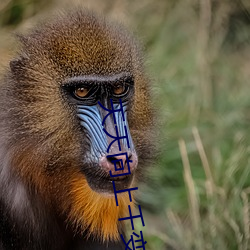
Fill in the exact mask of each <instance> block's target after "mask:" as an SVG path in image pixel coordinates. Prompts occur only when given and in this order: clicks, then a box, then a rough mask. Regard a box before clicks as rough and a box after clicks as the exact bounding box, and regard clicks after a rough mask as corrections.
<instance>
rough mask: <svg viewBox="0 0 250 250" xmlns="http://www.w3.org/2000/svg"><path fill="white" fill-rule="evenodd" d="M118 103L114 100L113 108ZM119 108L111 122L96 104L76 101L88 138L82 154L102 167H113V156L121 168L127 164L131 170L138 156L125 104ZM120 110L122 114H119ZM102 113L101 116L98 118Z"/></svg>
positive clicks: (110, 116) (110, 168)
mask: <svg viewBox="0 0 250 250" xmlns="http://www.w3.org/2000/svg"><path fill="white" fill-rule="evenodd" d="M118 106H119V104H115V105H114V108H115V109H117V108H118ZM122 108H123V112H115V113H114V115H115V121H116V124H114V120H113V119H112V115H111V114H109V115H106V113H105V112H102V110H101V109H100V107H98V106H97V105H94V106H84V105H78V117H79V118H80V124H81V126H83V127H84V129H85V131H86V134H87V137H88V138H89V142H90V150H89V152H87V155H86V158H87V159H88V161H89V162H92V163H95V164H98V165H99V166H100V167H101V168H103V170H104V171H108V172H109V171H114V159H115V161H116V162H118V163H119V164H120V166H121V167H122V166H123V165H124V167H125V170H126V169H128V168H129V167H130V168H131V171H132V172H133V171H134V170H135V168H136V166H137V162H138V157H137V154H136V152H135V148H134V144H133V141H132V138H131V135H130V131H129V127H128V123H127V117H126V106H125V107H122ZM122 113H124V114H125V115H124V116H122ZM105 115H106V116H105ZM102 117H105V119H104V120H102ZM124 117H125V118H124ZM103 121H105V124H103ZM103 125H104V126H103ZM112 158H114V159H112ZM118 168H119V167H118Z"/></svg>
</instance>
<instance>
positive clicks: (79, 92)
mask: <svg viewBox="0 0 250 250" xmlns="http://www.w3.org/2000/svg"><path fill="white" fill-rule="evenodd" d="M88 93H89V89H88V88H85V87H80V88H77V89H76V90H75V95H76V97H78V98H84V97H86V96H87V94H88Z"/></svg>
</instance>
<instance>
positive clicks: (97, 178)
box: [62, 72, 138, 194]
mask: <svg viewBox="0 0 250 250" xmlns="http://www.w3.org/2000/svg"><path fill="white" fill-rule="evenodd" d="M62 90H63V91H62V92H63V94H64V95H65V96H66V98H67V103H69V105H72V107H73V109H74V110H75V113H76V114H77V117H78V118H79V123H80V126H79V128H80V130H81V132H80V133H82V134H84V137H85V138H84V139H83V140H82V141H81V143H82V144H83V145H84V144H88V145H89V150H88V151H87V152H86V153H85V154H84V153H83V154H82V158H81V162H80V166H81V171H82V172H83V174H84V176H85V177H86V179H87V182H88V184H89V186H90V187H91V188H92V189H93V190H94V191H96V192H99V193H103V194H105V193H107V194H108V193H111V194H112V193H113V192H114V191H113V184H112V181H115V183H116V188H117V189H124V188H128V187H129V186H130V184H131V182H132V180H133V176H134V173H135V170H136V167H137V163H138V158H137V153H136V150H135V147H134V144H133V140H132V138H131V134H130V130H129V126H128V121H127V112H129V109H130V108H131V105H132V100H133V97H134V80H133V75H132V72H122V73H119V74H114V75H112V76H109V75H82V76H75V77H71V78H68V79H67V80H66V81H65V83H64V84H63V85H62ZM110 110H111V111H110ZM112 111H113V113H112ZM119 138H121V139H119ZM83 145H82V147H83ZM115 166H116V167H117V169H115ZM118 169H120V170H118Z"/></svg>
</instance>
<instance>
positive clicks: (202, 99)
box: [0, 0, 250, 250]
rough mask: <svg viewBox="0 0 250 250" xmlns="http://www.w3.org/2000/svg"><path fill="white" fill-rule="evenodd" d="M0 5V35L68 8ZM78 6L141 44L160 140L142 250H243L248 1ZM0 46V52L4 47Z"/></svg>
mask: <svg viewBox="0 0 250 250" xmlns="http://www.w3.org/2000/svg"><path fill="white" fill-rule="evenodd" d="M4 2H6V4H5V5H4V4H2V5H0V11H1V15H0V23H1V30H2V31H1V32H3V33H1V34H7V33H8V32H10V31H12V30H22V29H25V25H27V23H28V24H29V23H30V22H33V20H36V17H37V16H39V18H40V19H42V18H41V17H42V16H43V15H46V13H47V11H48V10H50V9H57V8H58V7H60V8H61V6H64V5H65V6H67V5H69V1H66V0H63V1H59V0H54V1H47V2H46V1H37V0H36V1H35V0H15V1H14V0H12V1H8V0H6V1H3V3H4ZM70 3H71V2H70ZM82 5H83V6H87V7H91V8H92V9H95V10H97V11H101V12H103V13H104V14H105V15H108V16H111V17H112V18H116V19H118V20H121V21H123V22H125V23H126V25H127V26H128V27H130V28H131V29H132V30H135V33H136V34H137V35H138V37H139V38H140V39H141V40H142V41H143V43H144V44H145V51H146V54H147V68H148V71H149V72H150V73H149V75H151V76H152V78H153V80H152V85H153V89H152V92H153V93H152V94H153V99H154V105H155V107H156V108H157V110H158V116H159V123H160V135H161V136H160V137H161V139H159V144H160V147H159V148H160V154H159V157H158V159H157V160H156V161H155V162H154V163H153V166H152V168H150V170H149V180H148V181H147V183H145V184H142V185H141V186H140V188H139V190H140V195H139V201H138V203H139V204H141V205H143V214H144V213H145V219H146V226H145V228H143V231H144V232H145V234H146V236H145V238H146V239H147V242H148V244H147V249H148V250H156V249H157V250H163V249H180V250H184V249H187V250H191V249H192V250H193V249H197V250H203V249H220V250H224V249H225V250H226V249H230V250H231V249H232V250H233V249H242V250H244V249H246V250H247V249H250V232H249V231H250V229H249V225H250V214H249V213H250V211H249V208H250V205H249V198H250V197H249V194H250V173H249V172H250V146H249V141H250V140H249V139H250V133H249V128H250V97H249V92H250V82H249V79H250V14H249V11H250V3H249V1H230V0H221V1H209V0H187V1H174V0H172V1H171V0H169V1H164V0H155V1H153V0H145V1H132V0H126V1H114V0H107V1H105V3H104V2H103V1H100V0H96V1H83V2H82ZM23 27H24V28H23ZM4 32H5V33H4ZM1 37H2V36H1ZM4 41H5V40H4V39H2V38H1V39H0V51H3V50H9V51H11V48H10V47H8V46H9V45H6V41H5V43H4ZM6 54H8V53H6ZM7 59H8V56H6V60H7ZM137 228H138V229H140V226H139V225H137Z"/></svg>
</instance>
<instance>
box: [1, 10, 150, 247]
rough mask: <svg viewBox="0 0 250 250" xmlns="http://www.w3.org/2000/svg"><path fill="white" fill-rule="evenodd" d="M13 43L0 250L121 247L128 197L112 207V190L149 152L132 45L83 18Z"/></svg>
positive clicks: (121, 33)
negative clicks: (117, 136) (17, 48)
mask: <svg viewBox="0 0 250 250" xmlns="http://www.w3.org/2000/svg"><path fill="white" fill-rule="evenodd" d="M19 40H20V43H21V49H20V52H19V53H18V55H17V56H16V58H15V59H13V60H12V61H11V62H10V69H9V70H8V71H7V72H6V74H5V76H4V78H3V79H2V81H1V84H0V93H1V98H0V107H1V109H0V249H1V250H12V249H14V250H37V249H41V250H50V249H51V250H57V249H58V250H64V249H70V250H71V249H72V250H75V249H92V250H97V249H98V250H103V249H112V250H118V249H125V245H124V243H123V241H122V240H121V234H124V233H125V232H124V231H125V228H124V224H123V221H120V222H119V221H118V219H119V218H124V217H126V216H128V211H129V210H128V205H131V207H133V202H134V197H133V199H132V202H131V201H130V198H129V194H128V192H120V193H119V194H117V197H118V201H119V206H117V205H116V200H115V196H114V189H113V183H114V184H115V188H116V190H123V189H126V188H132V187H135V186H136V184H137V182H138V180H139V179H140V177H141V175H142V173H143V171H144V169H145V165H146V163H147V160H149V159H150V155H151V154H150V153H151V151H152V149H151V147H150V145H151V139H150V134H151V132H152V131H151V129H152V125H153V121H152V120H153V118H152V108H151V107H150V101H149V100H150V89H149V86H148V85H149V80H148V78H147V76H146V75H145V72H144V66H143V59H142V55H141V52H140V49H139V46H138V43H137V42H136V40H135V39H134V38H133V37H132V36H131V35H130V34H129V33H128V32H127V31H126V30H125V29H124V28H123V27H121V26H120V25H118V24H114V23H111V22H109V21H107V20H105V19H104V18H103V17H100V16H97V15H95V14H93V13H92V12H89V11H86V10H75V11H72V12H69V13H65V14H61V15H59V16H58V17H56V18H55V19H54V20H51V21H49V22H47V23H44V24H40V25H39V26H38V27H36V28H35V29H34V30H33V31H31V32H30V33H29V34H27V35H24V36H22V35H19ZM111 107H115V108H116V109H120V110H122V111H123V112H120V113H119V112H116V113H114V114H115V115H108V114H109V111H108V110H111ZM121 113H122V114H123V116H122V114H121ZM124 124H125V125H126V126H125V125H124ZM125 127H126V129H125ZM117 131H118V133H119V134H120V135H124V133H126V135H127V139H129V140H126V139H124V138H123V139H120V140H113V139H112V138H111V137H110V136H108V135H113V136H114V135H115V134H116V132H117ZM127 141H129V144H128V143H127ZM125 153H126V154H127V156H126V157H125ZM114 160H117V162H119V163H117V164H118V165H119V166H120V167H122V166H123V170H122V168H121V169H119V168H118V169H115V167H114V164H113V162H114ZM128 163H130V164H129V165H130V166H129V167H128ZM129 169H130V172H131V174H129V175H121V176H118V177H113V175H115V174H122V173H126V172H128V170H129ZM134 193H135V192H132V195H133V194H134ZM134 214H136V211H135V212H134Z"/></svg>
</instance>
